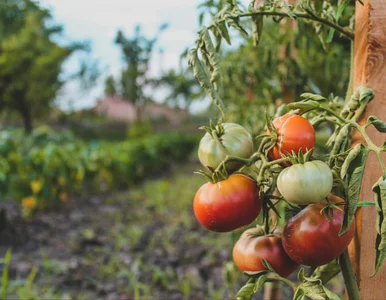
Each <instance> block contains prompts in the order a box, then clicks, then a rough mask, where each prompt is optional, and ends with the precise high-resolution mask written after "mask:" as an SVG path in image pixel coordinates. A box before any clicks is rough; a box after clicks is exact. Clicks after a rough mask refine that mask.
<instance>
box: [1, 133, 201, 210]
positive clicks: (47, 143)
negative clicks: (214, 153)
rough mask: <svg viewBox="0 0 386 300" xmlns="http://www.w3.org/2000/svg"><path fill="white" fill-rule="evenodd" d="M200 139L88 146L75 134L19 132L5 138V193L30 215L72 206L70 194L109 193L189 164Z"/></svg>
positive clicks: (154, 138)
mask: <svg viewBox="0 0 386 300" xmlns="http://www.w3.org/2000/svg"><path fill="white" fill-rule="evenodd" d="M195 142H196V139H195V138H192V137H191V136H186V135H182V134H170V133H169V134H158V135H150V136H147V137H146V138H137V139H136V140H130V141H126V142H116V143H112V142H98V141H94V142H92V143H84V142H82V141H80V140H77V139H75V138H74V136H73V135H72V134H70V133H69V132H68V133H63V134H58V133H57V132H54V131H52V130H50V129H49V128H40V129H36V130H34V131H33V132H32V133H31V134H30V135H29V136H25V135H24V134H23V133H22V132H20V131H19V130H11V131H3V132H1V133H0V156H1V158H0V192H1V194H2V195H3V196H5V195H9V196H11V197H13V198H15V199H17V200H19V201H21V202H22V203H23V204H25V209H26V210H27V212H28V210H29V209H31V208H34V206H38V207H41V208H45V207H50V206H53V205H56V204H58V203H60V202H61V201H62V202H67V201H69V195H70V194H72V193H74V192H79V191H81V190H82V188H84V187H85V186H87V191H88V192H90V191H92V190H94V191H99V192H102V191H108V190H111V189H112V188H114V187H115V188H116V187H126V186H128V185H130V184H133V183H135V182H136V181H137V180H139V179H141V178H144V177H148V176H151V175H152V174H153V173H154V172H160V171H163V170H164V169H166V168H168V167H169V165H170V164H171V163H173V162H176V161H181V160H184V159H186V157H187V156H188V155H189V154H190V153H191V151H192V149H194V145H195Z"/></svg>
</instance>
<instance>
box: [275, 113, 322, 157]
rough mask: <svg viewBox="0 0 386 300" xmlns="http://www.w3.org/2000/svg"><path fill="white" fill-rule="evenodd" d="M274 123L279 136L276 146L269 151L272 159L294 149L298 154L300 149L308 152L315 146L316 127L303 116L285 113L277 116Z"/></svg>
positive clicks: (290, 152)
mask: <svg viewBox="0 0 386 300" xmlns="http://www.w3.org/2000/svg"><path fill="white" fill-rule="evenodd" d="M272 123H273V126H274V127H275V129H276V130H277V132H278V137H277V143H276V145H275V147H273V148H272V149H271V150H270V152H269V158H270V159H271V160H276V159H280V158H282V157H283V156H285V155H287V154H288V153H289V154H292V151H294V152H295V153H296V154H298V153H299V150H300V149H302V151H303V153H306V152H307V150H311V149H313V148H314V147H315V130H314V127H313V126H312V125H311V123H310V122H309V121H308V120H307V119H305V118H303V117H302V116H298V115H293V114H285V115H284V116H281V117H277V118H275V119H274V120H273V122H272ZM268 133H269V131H268ZM286 165H289V164H286Z"/></svg>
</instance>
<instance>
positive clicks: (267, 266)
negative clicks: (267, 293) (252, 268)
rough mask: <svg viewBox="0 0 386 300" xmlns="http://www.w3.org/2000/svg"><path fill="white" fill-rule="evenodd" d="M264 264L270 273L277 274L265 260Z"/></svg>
mask: <svg viewBox="0 0 386 300" xmlns="http://www.w3.org/2000/svg"><path fill="white" fill-rule="evenodd" d="M262 263H263V266H264V267H266V268H267V269H268V270H269V271H271V272H274V273H276V271H275V270H274V269H273V267H272V266H271V264H270V263H269V262H268V261H267V260H265V259H264V258H263V259H262Z"/></svg>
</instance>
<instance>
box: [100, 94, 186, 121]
mask: <svg viewBox="0 0 386 300" xmlns="http://www.w3.org/2000/svg"><path fill="white" fill-rule="evenodd" d="M93 110H94V111H95V112H96V113H98V114H100V115H104V116H106V117H108V118H111V119H115V120H122V121H128V122H135V121H136V117H137V116H136V109H135V106H134V105H133V104H132V103H130V102H128V101H126V100H124V99H122V98H121V97H120V96H106V97H104V98H103V99H101V100H99V101H98V102H97V104H96V105H95V107H94V108H93ZM142 113H143V116H144V117H145V118H148V119H162V118H165V119H166V120H168V121H169V122H171V123H173V124H179V123H180V122H181V121H182V120H183V119H185V118H186V117H187V116H188V112H187V110H184V109H173V108H171V107H169V106H166V105H162V104H158V103H148V104H146V105H145V106H144V108H143V112H142Z"/></svg>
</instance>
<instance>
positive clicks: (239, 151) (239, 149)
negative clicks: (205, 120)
mask: <svg viewBox="0 0 386 300" xmlns="http://www.w3.org/2000/svg"><path fill="white" fill-rule="evenodd" d="M222 126H223V128H224V133H223V134H222V135H221V136H219V140H220V141H221V144H222V145H223V146H224V148H225V149H226V150H227V151H228V152H229V154H230V155H234V156H238V157H242V158H249V157H250V156H251V155H252V154H253V151H254V144H253V139H252V136H251V135H250V134H249V132H248V131H247V130H246V129H245V128H244V127H242V126H240V125H238V124H235V123H223V124H222ZM217 129H218V126H217ZM225 157H226V154H225V153H224V152H223V151H222V149H221V148H220V147H219V145H218V144H217V143H216V141H215V140H214V139H213V137H212V136H211V135H210V134H209V133H206V134H205V135H204V137H203V138H202V139H201V141H200V144H199V147H198V158H199V160H200V162H201V164H202V165H203V166H204V167H206V168H211V169H216V168H217V167H218V165H219V164H220V163H221V162H222V161H223V160H224V159H225ZM241 166H242V165H241V164H240V163H236V162H229V163H227V164H226V169H227V171H229V172H232V171H236V170H237V169H239V168H240V167H241Z"/></svg>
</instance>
